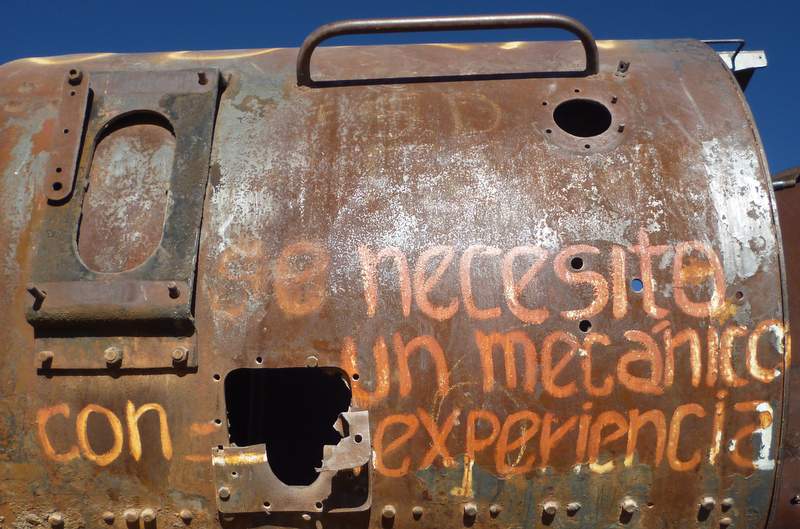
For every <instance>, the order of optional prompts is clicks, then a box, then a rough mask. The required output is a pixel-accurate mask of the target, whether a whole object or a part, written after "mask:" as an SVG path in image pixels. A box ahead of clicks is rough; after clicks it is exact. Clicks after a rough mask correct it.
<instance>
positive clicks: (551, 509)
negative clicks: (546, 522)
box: [542, 501, 558, 516]
mask: <svg viewBox="0 0 800 529" xmlns="http://www.w3.org/2000/svg"><path fill="white" fill-rule="evenodd" d="M542 510H543V511H544V513H545V514H547V515H548V516H553V515H555V514H556V513H557V512H558V502H555V501H546V502H544V505H542Z"/></svg>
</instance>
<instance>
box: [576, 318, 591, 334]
mask: <svg viewBox="0 0 800 529" xmlns="http://www.w3.org/2000/svg"><path fill="white" fill-rule="evenodd" d="M578 328H579V329H580V330H581V332H589V331H590V330H591V328H592V322H590V321H589V320H581V321H580V323H578Z"/></svg>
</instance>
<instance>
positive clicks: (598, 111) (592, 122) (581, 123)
mask: <svg viewBox="0 0 800 529" xmlns="http://www.w3.org/2000/svg"><path fill="white" fill-rule="evenodd" d="M553 119H554V120H555V122H556V125H558V126H559V127H560V128H561V130H563V131H564V132H566V133H567V134H571V135H572V136H578V137H580V138H591V137H592V136H597V135H599V134H602V133H604V132H605V131H607V130H608V128H609V127H610V126H611V112H609V111H608V108H606V106H605V105H604V104H602V103H599V102H597V101H593V100H591V99H569V100H567V101H564V102H563V103H561V104H560V105H558V106H557V107H556V109H555V110H554V111H553Z"/></svg>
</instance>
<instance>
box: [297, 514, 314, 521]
mask: <svg viewBox="0 0 800 529" xmlns="http://www.w3.org/2000/svg"><path fill="white" fill-rule="evenodd" d="M300 518H302V519H303V520H305V521H307V522H308V521H311V515H310V514H308V513H307V512H304V513H303V514H301V515H300Z"/></svg>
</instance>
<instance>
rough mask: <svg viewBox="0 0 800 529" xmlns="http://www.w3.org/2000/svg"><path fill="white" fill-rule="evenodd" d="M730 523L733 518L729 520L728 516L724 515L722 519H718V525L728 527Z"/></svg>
mask: <svg viewBox="0 0 800 529" xmlns="http://www.w3.org/2000/svg"><path fill="white" fill-rule="evenodd" d="M732 523H733V520H731V519H730V518H728V517H727V516H726V517H725V518H722V519H721V520H720V521H719V526H720V527H730V526H731V524H732Z"/></svg>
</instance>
